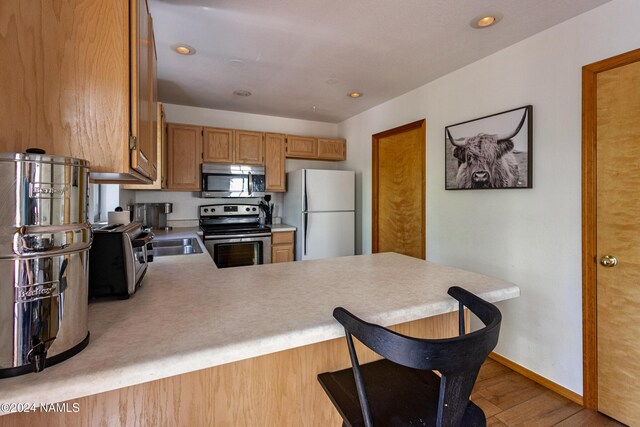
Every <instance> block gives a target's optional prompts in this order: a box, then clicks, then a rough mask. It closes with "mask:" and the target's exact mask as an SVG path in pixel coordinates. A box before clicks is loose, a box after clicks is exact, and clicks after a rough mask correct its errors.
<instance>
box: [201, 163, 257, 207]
mask: <svg viewBox="0 0 640 427" xmlns="http://www.w3.org/2000/svg"><path fill="white" fill-rule="evenodd" d="M264 194H265V176H264V166H252V165H221V164H213V163H203V164H202V194H201V195H202V197H205V198H211V197H264Z"/></svg>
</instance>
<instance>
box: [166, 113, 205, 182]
mask: <svg viewBox="0 0 640 427" xmlns="http://www.w3.org/2000/svg"><path fill="white" fill-rule="evenodd" d="M201 163H202V127H200V126H189V125H179V124H169V125H167V190H178V191H200V188H201V185H200V164H201Z"/></svg>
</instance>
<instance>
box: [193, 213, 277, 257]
mask: <svg viewBox="0 0 640 427" xmlns="http://www.w3.org/2000/svg"><path fill="white" fill-rule="evenodd" d="M200 228H201V229H202V231H203V235H204V246H205V247H206V248H207V251H208V252H209V254H211V257H212V258H213V261H214V262H215V263H216V265H217V266H218V268H227V267H240V266H244V265H256V264H270V263H271V229H270V228H269V227H267V226H264V225H261V224H260V209H259V207H258V205H254V204H220V205H205V206H200Z"/></svg>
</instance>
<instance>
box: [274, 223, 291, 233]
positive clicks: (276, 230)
mask: <svg viewBox="0 0 640 427" xmlns="http://www.w3.org/2000/svg"><path fill="white" fill-rule="evenodd" d="M269 227H271V232H272V233H279V232H282V231H296V228H295V227H294V226H293V225H289V224H271V225H270V226H269Z"/></svg>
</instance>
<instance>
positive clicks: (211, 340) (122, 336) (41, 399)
mask: <svg viewBox="0 0 640 427" xmlns="http://www.w3.org/2000/svg"><path fill="white" fill-rule="evenodd" d="M196 231H197V229H195V228H194V229H188V230H176V229H174V231H172V232H170V233H165V234H164V235H165V236H166V237H169V236H170V237H178V236H182V235H185V236H188V235H191V236H194V235H195V233H196ZM157 234H158V237H159V238H162V233H157ZM453 285H457V286H461V287H464V288H466V289H468V290H469V291H471V292H474V293H476V294H478V295H479V296H481V297H482V298H485V299H486V300H488V301H492V302H495V301H500V300H505V299H510V298H514V297H517V296H518V295H519V294H520V290H519V288H518V287H517V286H515V285H513V284H511V283H509V282H505V281H504V280H500V279H495V278H491V277H488V276H483V275H480V274H476V273H471V272H467V271H463V270H459V269H455V268H451V267H446V266H443V265H437V264H432V263H429V262H426V261H423V260H419V259H416V258H410V257H407V256H404V255H399V254H396V253H383V254H375V255H360V256H349V257H342V258H334V259H326V260H316V261H300V262H288V263H280V264H267V265H258V266H249V267H238V268H226V269H217V268H216V266H215V265H214V263H213V261H212V260H211V258H210V256H209V254H208V253H207V252H206V251H204V252H203V253H202V254H193V255H178V256H167V257H156V258H155V260H154V262H153V263H152V264H150V266H149V270H148V272H147V275H146V277H145V278H144V280H143V283H142V286H141V287H140V289H139V290H138V292H137V293H136V294H135V295H134V296H133V297H132V298H130V299H128V300H124V301H102V302H93V303H91V304H90V305H89V330H90V332H91V342H90V343H89V346H88V347H87V348H86V349H84V350H83V351H81V352H80V353H79V354H77V355H76V356H74V357H72V358H70V359H69V360H66V361H64V362H62V363H60V364H58V365H55V366H52V367H49V368H47V369H45V370H44V371H43V372H40V373H38V374H27V375H23V376H20V377H14V378H8V379H2V380H0V402H38V403H53V402H61V401H66V400H70V399H76V398H80V397H83V396H88V395H91V394H96V393H101V392H106V391H109V390H114V389H118V388H122V387H127V386H131V385H135V384H140V383H144V382H148V381H153V380H157V379H160V378H166V377H170V376H173V375H179V374H183V373H187V372H191V371H195V370H199V369H205V368H209V367H212V366H216V365H221V364H224V363H229V362H234V361H237V360H242V359H246V358H251V357H256V356H260V355H263V354H269V353H273V352H277V351H282V350H287V349H290V348H295V347H298V346H303V345H307V344H313V343H317V342H321V341H325V340H329V339H333V338H337V337H341V336H344V330H343V328H342V327H341V326H340V325H339V324H338V323H337V322H336V321H335V320H334V319H333V317H332V311H333V309H334V308H335V307H336V306H343V307H345V308H347V309H348V310H350V311H352V312H353V313H354V314H355V315H357V316H359V317H361V318H363V319H364V320H367V321H370V322H374V323H379V324H382V325H384V326H389V325H394V324H398V323H403V322H408V321H412V320H416V319H420V318H424V317H429V316H434V315H438V314H442V313H446V312H451V311H455V310H457V303H456V302H455V300H453V299H452V298H451V297H449V296H448V295H447V289H448V288H449V287H450V286H453Z"/></svg>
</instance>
